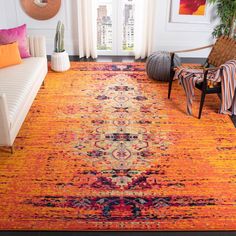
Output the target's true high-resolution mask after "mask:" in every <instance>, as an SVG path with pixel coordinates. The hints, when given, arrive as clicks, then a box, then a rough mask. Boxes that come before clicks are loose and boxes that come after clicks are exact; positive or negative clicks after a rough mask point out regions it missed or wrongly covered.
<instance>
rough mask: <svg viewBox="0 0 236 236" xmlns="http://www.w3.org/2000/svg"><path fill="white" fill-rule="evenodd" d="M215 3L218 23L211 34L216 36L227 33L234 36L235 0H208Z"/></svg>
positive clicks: (235, 21) (235, 20)
mask: <svg viewBox="0 0 236 236" xmlns="http://www.w3.org/2000/svg"><path fill="white" fill-rule="evenodd" d="M208 1H209V3H212V4H216V6H217V15H218V16H219V17H220V24H219V25H217V26H216V27H215V29H214V31H213V36H214V37H216V38H218V37H220V36H221V35H228V36H230V37H231V38H236V0H208Z"/></svg>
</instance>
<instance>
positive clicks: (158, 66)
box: [146, 51, 181, 81]
mask: <svg viewBox="0 0 236 236" xmlns="http://www.w3.org/2000/svg"><path fill="white" fill-rule="evenodd" d="M170 64H171V56H170V53H169V52H164V51H158V52H154V53H152V54H151V55H150V56H149V57H148V59H147V62H146V71H147V74H148V76H149V78H153V79H155V80H160V81H169V79H170ZM174 65H175V66H180V65H181V61H180V58H179V57H178V56H177V55H175V57H174Z"/></svg>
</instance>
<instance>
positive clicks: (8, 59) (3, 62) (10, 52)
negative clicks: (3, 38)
mask: <svg viewBox="0 0 236 236" xmlns="http://www.w3.org/2000/svg"><path fill="white" fill-rule="evenodd" d="M20 63H21V57H20V52H19V49H18V43H17V42H15V43H10V44H5V45H0V68H3V67H7V66H12V65H17V64H20Z"/></svg>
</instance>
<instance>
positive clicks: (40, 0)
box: [34, 0, 48, 7]
mask: <svg viewBox="0 0 236 236" xmlns="http://www.w3.org/2000/svg"><path fill="white" fill-rule="evenodd" d="M34 4H35V5H36V6H38V7H46V6H47V5H48V1H47V0H34Z"/></svg>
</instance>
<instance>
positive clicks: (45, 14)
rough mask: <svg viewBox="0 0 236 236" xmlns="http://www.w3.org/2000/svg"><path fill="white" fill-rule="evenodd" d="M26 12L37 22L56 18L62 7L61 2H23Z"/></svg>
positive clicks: (51, 0)
mask: <svg viewBox="0 0 236 236" xmlns="http://www.w3.org/2000/svg"><path fill="white" fill-rule="evenodd" d="M21 6H22V8H23V10H24V12H25V13H26V14H27V15H28V16H30V17H32V18H33V19H36V20H48V19H50V18H52V17H54V16H55V15H56V14H57V13H58V11H59V10H60V7H61V0H21Z"/></svg>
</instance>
